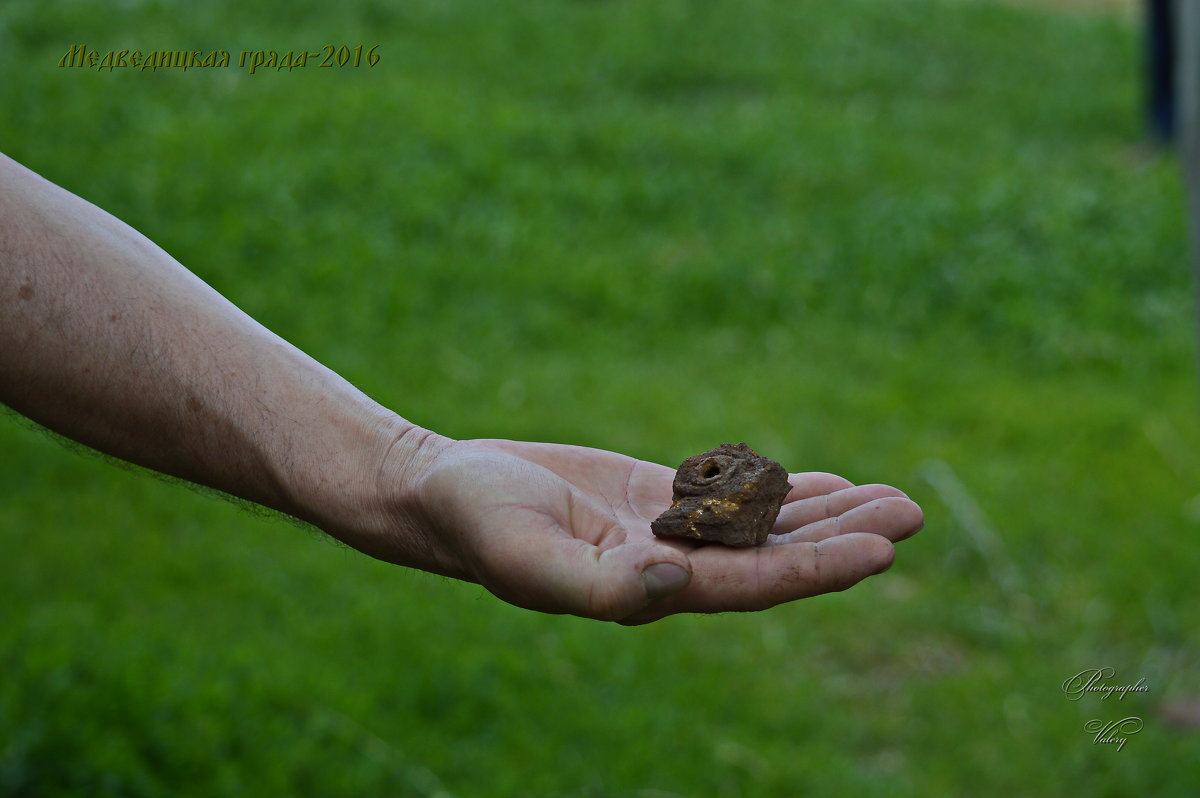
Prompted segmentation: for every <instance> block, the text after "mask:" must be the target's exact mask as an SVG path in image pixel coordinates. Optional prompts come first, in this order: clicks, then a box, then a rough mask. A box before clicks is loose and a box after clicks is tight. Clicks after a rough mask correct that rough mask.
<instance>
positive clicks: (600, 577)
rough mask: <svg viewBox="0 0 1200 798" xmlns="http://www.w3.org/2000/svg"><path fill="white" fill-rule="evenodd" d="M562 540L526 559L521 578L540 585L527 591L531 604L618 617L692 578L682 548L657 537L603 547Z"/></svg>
mask: <svg viewBox="0 0 1200 798" xmlns="http://www.w3.org/2000/svg"><path fill="white" fill-rule="evenodd" d="M562 544H563V545H561V546H555V547H553V549H554V550H553V551H552V552H546V551H544V552H543V556H541V557H539V558H538V560H537V561H530V560H526V562H525V565H526V569H525V570H526V571H527V572H526V574H524V580H522V581H525V584H526V586H532V585H534V584H538V583H540V585H541V587H542V589H541V590H537V591H530V592H536V593H541V595H540V596H537V597H536V598H535V597H534V596H532V595H530V596H529V598H532V599H534V600H533V601H532V602H530V603H528V604H526V606H529V607H530V608H531V609H538V610H541V611H543V612H554V613H570V614H572V615H580V616H583V617H585V618H594V619H596V620H601V621H619V620H621V619H623V618H627V617H629V616H630V615H633V614H634V613H636V612H638V611H639V610H642V609H644V608H645V607H646V605H648V604H649V603H650V602H652V601H655V600H657V599H660V598H664V597H666V596H669V595H672V594H674V593H678V592H679V591H680V590H683V589H684V588H685V587H687V585H688V582H690V581H691V578H692V566H691V563H689V562H688V559H687V557H686V556H685V555H684V554H683V552H681V551H678V550H676V549H674V548H672V547H670V546H665V545H663V544H661V543H658V542H656V541H643V542H640V543H625V544H621V545H618V546H614V547H613V548H610V549H605V550H602V549H600V548H598V547H596V546H594V545H592V544H591V543H588V542H586V541H583V540H578V539H571V540H564V541H562ZM529 571H534V573H530V572H529ZM526 580H528V581H526ZM502 597H503V596H502ZM514 603H523V602H514Z"/></svg>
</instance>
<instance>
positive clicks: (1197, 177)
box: [1176, 0, 1200, 356]
mask: <svg viewBox="0 0 1200 798" xmlns="http://www.w3.org/2000/svg"><path fill="white" fill-rule="evenodd" d="M1176 11H1177V12H1178V15H1179V18H1178V20H1177V21H1178V23H1179V24H1178V25H1177V26H1176V31H1177V38H1176V43H1177V46H1178V50H1179V63H1178V71H1177V72H1176V88H1177V89H1178V94H1177V95H1176V96H1177V97H1178V102H1179V120H1178V121H1179V134H1180V136H1179V138H1180V141H1179V144H1180V147H1179V150H1180V155H1181V156H1182V158H1183V175H1184V181H1185V182H1186V183H1187V198H1188V232H1189V234H1190V237H1191V245H1192V281H1193V287H1194V290H1195V291H1196V314H1197V326H1196V331H1197V337H1196V343H1197V355H1198V356H1200V2H1198V0H1180V2H1179V5H1178V6H1177V8H1176Z"/></svg>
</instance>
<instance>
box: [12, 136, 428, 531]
mask: <svg viewBox="0 0 1200 798" xmlns="http://www.w3.org/2000/svg"><path fill="white" fill-rule="evenodd" d="M0 401H3V402H4V403H5V404H8V405H9V406H11V407H12V408H13V409H15V410H17V411H18V412H20V413H23V414H24V415H27V416H29V417H30V418H32V419H34V420H35V421H37V422H39V423H41V424H43V425H45V426H46V427H49V428H50V429H53V430H55V431H56V432H59V433H61V434H63V435H65V436H67V437H69V438H72V439H75V440H78V441H80V442H82V443H84V444H87V445H88V446H91V447H94V448H96V449H98V450H101V451H104V452H107V453H109V454H112V455H115V456H116V457H119V458H122V459H125V460H129V461H131V462H134V463H138V464H140V465H143V466H146V467H148V468H152V469H155V470H157V471H161V472H164V473H167V474H171V475H174V476H178V477H182V478H184V479H187V480H190V481H193V482H197V483H200V484H203V485H208V486H211V487H213V488H217V489H219V490H222V491H225V492H227V493H230V494H233V495H235V496H239V497H242V498H244V499H248V500H250V501H253V502H256V503H259V504H263V505H266V506H268V507H272V508H275V509H278V510H281V511H283V512H285V513H288V514H290V515H294V516H297V517H299V518H302V519H304V520H307V521H310V522H312V523H316V524H318V525H319V526H322V527H325V528H328V527H330V526H342V525H350V526H356V525H363V524H366V525H369V524H370V523H371V520H370V519H369V518H367V516H369V515H370V514H372V513H375V512H377V510H376V509H375V508H374V507H373V506H372V502H373V501H374V499H375V489H376V487H377V486H376V485H374V484H373V482H374V480H375V479H376V478H377V476H378V474H379V473H380V468H381V466H382V465H383V462H384V460H385V458H391V459H395V458H401V459H403V458H405V457H408V456H409V455H410V454H411V453H412V452H413V451H415V450H416V449H418V448H419V446H418V444H419V442H420V439H421V438H422V437H423V433H424V431H423V430H420V429H419V428H415V427H413V425H411V424H409V423H408V422H406V421H405V420H404V419H401V418H399V417H398V416H396V415H395V414H393V413H391V412H389V411H387V410H386V409H385V408H383V407H381V406H379V405H378V404H376V403H375V402H373V401H371V400H370V399H368V398H367V397H366V396H365V395H363V394H362V393H361V392H360V391H358V390H357V389H355V388H354V387H353V386H351V385H350V384H349V383H347V382H346V381H345V380H343V379H342V378H340V377H339V376H337V375H336V374H334V373H333V372H332V371H330V370H329V369H327V368H325V367H323V366H321V365H320V364H319V363H317V362H316V361H314V360H313V359H312V358H310V357H308V356H307V355H305V354H304V353H303V352H301V351H299V350H298V349H296V348H295V347H293V346H291V345H290V344H288V343H287V342H285V341H283V340H282V339H281V338H279V337H278V336H276V335H274V334H273V333H271V332H269V331H268V330H266V329H265V328H263V327H262V326H261V325H259V324H258V323H257V322H255V321H254V320H253V319H251V318H250V317H249V316H247V315H246V314H245V313H243V312H242V311H240V310H238V309H237V308H236V307H234V306H233V305H232V304H231V303H229V302H228V301H226V300H225V299H224V298H223V297H222V296H220V295H219V294H218V293H217V292H216V291H215V290H213V289H212V288H211V287H209V286H208V285H206V284H205V283H204V282H202V281H201V280H200V279H199V278H197V277H196V276H195V275H193V274H191V273H190V272H189V271H187V270H186V269H185V268H183V267H182V266H181V265H180V264H179V263H178V262H176V261H175V260H174V259H172V258H171V257H170V256H169V255H167V254H166V253H165V252H163V251H162V250H161V249H159V248H158V247H157V246H155V245H154V244H153V243H151V242H150V241H149V240H147V239H146V238H145V237H144V236H142V235H141V234H139V233H138V232H136V231H135V230H133V229H132V228H130V227H129V226H127V225H125V224H124V223H122V222H120V221H119V220H117V219H115V218H114V217H112V216H110V215H109V214H107V213H105V212H104V211H102V210H100V209H99V208H97V207H95V206H93V205H91V204H89V203H87V202H85V201H83V200H81V199H79V198H78V197H75V196H74V195H72V194H70V193H68V192H66V191H64V190H62V189H60V188H58V187H57V186H54V185H53V184H51V183H49V182H47V181H45V180H43V179H42V178H40V177H38V176H37V175H35V174H33V173H32V172H30V171H28V170H26V169H24V168H23V167H21V166H20V165H18V164H16V163H15V162H13V161H11V160H10V159H8V158H4V157H3V156H0ZM391 470H392V471H393V472H395V471H397V469H395V468H393V469H391ZM399 470H400V471H403V468H401V469H399Z"/></svg>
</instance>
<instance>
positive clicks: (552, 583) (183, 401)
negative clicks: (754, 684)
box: [0, 156, 921, 623]
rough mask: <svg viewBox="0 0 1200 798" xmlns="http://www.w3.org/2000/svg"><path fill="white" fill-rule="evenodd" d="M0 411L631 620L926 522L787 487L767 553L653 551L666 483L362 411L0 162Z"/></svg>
mask: <svg viewBox="0 0 1200 798" xmlns="http://www.w3.org/2000/svg"><path fill="white" fill-rule="evenodd" d="M0 401H2V402H4V403H5V404H7V405H9V406H10V407H12V408H13V409H15V410H17V411H18V412H21V413H23V414H25V415H26V416H29V417H30V418H32V419H34V420H35V421H37V422H39V423H41V424H43V425H45V426H46V427H49V428H50V429H53V430H55V431H56V432H59V433H61V434H63V435H65V436H67V437H70V438H73V439H75V440H78V441H80V442H82V443H84V444H87V445H88V446H91V447H94V448H96V449H99V450H101V451H103V452H106V453H109V454H112V455H115V456H117V457H120V458H122V459H125V460H129V461H131V462H134V463H138V464H139V465H143V466H146V467H148V468H152V469H155V470H157V471H161V472H164V473H167V474H171V475H174V476H177V477H181V478H184V479H187V480H190V481H193V482H197V483H200V484H203V485H207V486H210V487H213V488H217V489H219V490H222V491H224V492H226V493H229V494H232V495H234V496H238V497H241V498H244V499H248V500H250V501H253V502H256V503H258V504H262V505H265V506H267V507H271V508H274V509H277V510H280V511H282V512H284V513H287V514H289V515H292V516H295V517H297V518H300V519H302V520H304V521H307V522H310V523H312V524H314V525H315V526H318V527H320V528H321V529H324V530H325V531H327V532H328V533H330V534H331V535H333V536H335V537H337V538H339V539H341V540H343V541H344V542H346V543H348V544H349V545H351V546H354V547H355V548H358V549H360V550H361V551H364V552H366V553H368V554H371V555H373V556H375V557H379V558H381V559H384V560H388V561H390V562H395V563H399V564H402V565H406V566H411V567H414V568H420V569H423V570H427V571H432V572H435V573H441V574H445V575H448V576H453V577H456V578H461V579H467V580H470V581H476V582H479V583H481V584H483V585H484V586H486V587H487V588H488V589H489V590H491V591H492V592H493V593H495V594H496V595H498V596H500V597H501V598H503V599H506V600H508V601H511V602H513V603H515V604H518V605H521V606H525V607H530V608H534V609H538V610H542V611H546V612H569V613H574V614H578V615H583V616H587V617H594V618H604V619H610V620H620V621H623V622H627V623H638V622H645V621H649V620H654V619H656V618H658V617H662V616H663V615H667V614H671V613H674V612H717V611H723V610H749V609H761V608H764V607H767V606H772V605H774V604H778V603H781V602H784V601H790V600H792V599H796V598H802V597H804V596H810V595H814V594H817V593H822V592H827V591H830V590H839V589H843V588H845V587H848V586H849V585H851V584H853V583H855V582H857V581H859V580H860V579H862V578H864V577H866V576H869V575H870V574H873V573H877V572H879V571H881V570H884V569H885V568H887V567H888V566H889V565H890V564H891V560H892V556H893V552H892V541H895V540H899V539H901V538H903V537H906V536H908V535H910V534H912V533H913V532H915V531H916V530H917V529H918V528H919V527H920V524H921V514H920V509H919V508H918V507H917V506H916V505H915V504H913V503H912V502H910V501H909V500H908V499H907V498H905V497H904V496H903V494H902V493H900V492H899V491H897V490H895V489H894V488H888V487H886V486H879V485H875V486H864V487H858V488H853V487H851V486H850V485H849V483H848V482H846V481H845V480H842V479H840V478H838V477H834V476H832V475H822V474H804V475H794V476H793V478H792V484H793V486H794V489H793V491H792V493H791V494H790V495H789V497H788V503H787V504H786V505H785V507H784V510H783V511H782V512H781V514H780V519H779V522H778V523H777V525H776V532H777V533H779V534H778V535H777V536H776V537H773V538H772V539H771V544H770V545H768V546H765V547H762V548H758V549H754V550H748V551H732V550H726V549H723V548H721V547H696V546H694V545H691V544H686V543H682V542H663V541H659V540H657V539H655V538H653V536H652V535H651V534H650V528H649V525H650V521H651V520H652V519H653V518H654V517H655V516H656V515H657V514H658V513H659V512H661V511H662V510H663V509H665V508H666V506H667V505H668V504H669V503H670V493H671V490H670V481H671V475H672V473H673V472H672V471H671V470H670V469H668V468H665V467H663V466H656V465H652V464H649V463H644V462H640V461H637V460H633V459H631V458H627V457H624V456H622V455H617V454H614V453H611V452H601V451H598V450H594V449H583V448H580V447H570V446H557V445H551V444H534V443H519V442H512V441H452V440H450V439H447V438H444V437H442V436H439V435H436V434H434V433H432V432H430V431H428V430H425V429H422V428H420V427H418V426H416V425H414V424H411V423H410V422H408V421H406V420H405V419H403V418H401V417H400V416H398V415H396V414H395V413H393V412H391V411H389V410H387V409H386V408H384V407H381V406H380V405H378V404H377V403H375V402H373V401H372V400H370V399H369V398H368V397H366V396H365V395H363V394H362V393H361V392H360V391H358V390H357V389H355V388H354V387H353V386H352V385H350V384H349V383H347V382H346V381H345V380H343V379H342V378H341V377H339V376H338V375H336V374H335V373H333V372H332V371H330V370H329V369H327V368H325V367H324V366H322V365H320V364H319V363H317V362H316V361H315V360H313V359H312V358H310V357H308V356H307V355H305V354H304V353H303V352H301V351H299V350H298V349H296V348H295V347H293V346H291V345H290V344H288V343H287V342H286V341H284V340H282V339H281V338H279V337H278V336H276V335H274V334H273V333H271V332H270V331H268V330H267V329H265V328H264V327H262V326H261V325H259V324H258V323H257V322H255V321H254V320H253V319H251V318H250V317H249V316H247V315H246V314H245V313H243V312H242V311H240V310H238V309H237V308H236V307H234V306H233V305H232V304H231V303H230V302H228V301H227V300H226V299H225V298H224V297H222V296H221V295H220V294H218V293H217V292H216V291H214V290H213V289H212V288H210V287H209V286H208V285H206V284H205V283H204V282H202V281H201V280H200V279H198V278H197V277H196V276H195V275H193V274H191V273H190V272H189V271H187V270H186V269H185V268H184V267H183V266H181V265H180V264H179V263H178V262H176V261H175V260H174V259H173V258H171V257H170V256H169V255H167V254H166V253H165V252H163V251H162V250H161V249H159V248H158V247H157V246H155V245H154V244H153V243H151V242H150V241H149V240H147V239H146V238H145V237H144V236H142V235H141V234H139V233H138V232H137V231H135V230H133V229H132V228H130V227H129V226H127V225H125V224H123V223H122V222H120V221H119V220H117V219H115V218H113V217H112V216H110V215H109V214H107V213H105V212H104V211H102V210H100V209H99V208H97V207H95V206H94V205H91V204H90V203H88V202H86V201H84V200H82V199H80V198H78V197H76V196H74V195H72V194H70V193H69V192H67V191H64V190H63V189H61V188H59V187H57V186H55V185H53V184H51V183H49V182H48V181H46V180H44V179H42V178H41V177H39V176H37V175H35V174H34V173H32V172H30V171H29V170H27V169H25V168H24V167H22V166H20V165H19V164H17V163H16V162H14V161H12V160H11V159H8V158H6V157H3V156H0Z"/></svg>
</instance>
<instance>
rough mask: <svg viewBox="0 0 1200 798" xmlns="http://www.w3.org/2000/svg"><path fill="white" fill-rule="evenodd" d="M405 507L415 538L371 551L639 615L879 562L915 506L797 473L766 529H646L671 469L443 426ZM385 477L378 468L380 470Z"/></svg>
mask: <svg viewBox="0 0 1200 798" xmlns="http://www.w3.org/2000/svg"><path fill="white" fill-rule="evenodd" d="M427 448H430V449H432V450H433V452H432V454H431V455H429V456H427V457H426V458H425V459H424V463H423V467H422V469H421V473H420V474H419V475H415V476H414V478H413V482H412V484H413V487H412V489H411V490H409V491H408V493H407V498H406V499H404V501H403V502H402V504H403V509H402V510H401V511H400V513H399V516H398V517H399V518H400V519H402V521H403V523H404V525H405V526H406V527H407V528H408V530H409V532H410V533H413V534H416V535H417V536H418V537H419V538H420V540H421V544H420V545H419V546H418V547H416V549H415V550H416V551H418V552H419V554H417V556H418V557H420V558H423V559H424V562H417V563H413V562H411V561H410V560H411V559H412V557H413V555H412V553H411V552H412V551H414V549H413V547H412V546H411V544H409V545H407V546H406V547H405V552H406V553H405V554H403V555H399V556H396V555H392V554H391V553H389V552H388V551H387V550H386V546H385V547H384V548H383V549H382V550H381V549H380V546H379V545H378V543H375V544H373V545H372V546H370V547H369V548H367V547H362V548H364V550H368V551H369V552H370V553H372V554H374V555H375V556H381V557H383V558H384V559H391V560H394V561H397V562H404V563H405V564H409V565H413V564H415V565H417V567H421V568H424V569H425V570H430V571H435V572H439V573H444V574H447V575H450V576H454V577H457V578H460V579H465V580H468V581H472V582H478V583H479V584H481V585H483V586H484V587H486V588H487V589H488V590H490V591H491V592H492V593H494V594H495V595H496V596H498V597H500V598H501V599H504V600H505V601H508V602H510V603H512V604H515V605H517V606H520V607H526V608H529V609H534V610H539V611H542V612H549V613H570V614H574V615H580V616H584V617H588V618H596V619H600V620H611V621H618V622H620V623H623V624H641V623H648V622H650V621H654V620H658V619H659V618H662V617H664V616H666V615H671V614H674V613H680V612H726V611H749V610H761V609H766V608H768V607H772V606H775V605H777V604H781V603H784V602H787V601H793V600H795V599H800V598H806V597H809V596H815V595H818V594H821V593H827V592H832V591H838V590H844V589H846V588H848V587H850V586H851V585H853V584H855V583H857V582H859V581H860V580H862V579H864V578H866V577H868V576H871V575H873V574H876V573H880V572H881V571H884V570H886V569H887V568H888V567H889V566H890V565H891V564H892V560H893V557H894V550H893V546H892V544H893V543H894V542H896V541H900V540H903V539H904V538H907V537H909V536H911V535H913V534H915V533H916V532H917V530H919V529H920V528H921V525H922V523H923V519H922V514H921V509H920V507H918V506H917V505H916V504H915V503H914V502H912V501H910V500H909V499H908V498H907V497H906V496H905V495H904V494H903V493H902V492H901V491H899V490H897V489H896V488H893V487H890V486H887V485H862V486H853V485H852V484H851V483H850V482H849V481H847V480H845V479H843V478H841V477H838V476H835V475H833V474H825V473H818V472H810V473H802V474H792V475H791V476H790V481H791V483H792V486H793V487H792V490H791V492H790V493H789V494H788V495H787V497H786V498H785V500H784V505H783V508H782V509H781V511H780V513H779V518H778V520H777V521H776V523H775V528H774V532H773V534H772V536H771V537H770V538H769V539H768V541H767V543H766V544H764V545H763V546H760V547H754V548H747V549H733V548H729V547H725V546H721V545H711V544H701V543H697V542H695V541H688V540H682V539H679V540H676V539H671V540H664V539H660V538H656V537H654V535H653V534H652V533H651V531H650V522H651V521H652V520H653V519H654V518H656V517H657V516H658V515H659V514H660V513H662V512H663V510H665V509H666V508H667V507H668V506H669V505H670V503H671V482H672V479H673V478H674V475H675V472H674V470H673V469H670V468H667V467H665V466H661V465H654V464H652V463H647V462H643V461H640V460H635V459H633V458H631V457H626V456H624V455H620V454H616V453H614V452H607V451H601V450H598V449H588V448H584V447H579V446H565V445H559V444H548V443H525V442H519V441H505V440H464V441H450V440H448V439H437V440H436V441H433V442H432V443H431V444H429V446H427ZM385 481H386V480H385Z"/></svg>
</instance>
